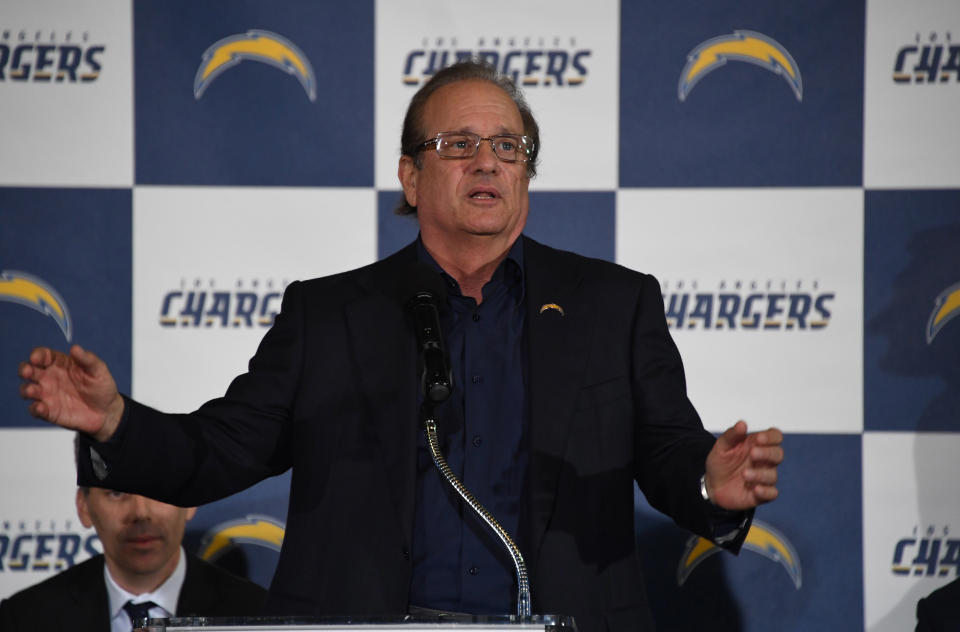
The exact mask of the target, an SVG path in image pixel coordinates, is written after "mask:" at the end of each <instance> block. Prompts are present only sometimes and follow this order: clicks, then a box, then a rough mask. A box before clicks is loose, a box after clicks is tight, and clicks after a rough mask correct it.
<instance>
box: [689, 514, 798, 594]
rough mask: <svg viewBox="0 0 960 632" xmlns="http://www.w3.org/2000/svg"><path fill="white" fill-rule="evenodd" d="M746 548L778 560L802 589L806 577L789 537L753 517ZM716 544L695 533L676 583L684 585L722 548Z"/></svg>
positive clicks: (744, 544) (745, 543)
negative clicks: (705, 561) (697, 569)
mask: <svg viewBox="0 0 960 632" xmlns="http://www.w3.org/2000/svg"><path fill="white" fill-rule="evenodd" d="M743 548H745V549H747V550H748V551H753V552H755V553H759V554H760V555H762V556H764V557H766V558H768V559H770V560H773V561H774V562H777V563H779V564H780V565H781V566H783V568H785V569H786V571H787V574H788V575H790V579H792V580H793V585H794V586H796V587H797V590H800V586H801V585H802V583H803V576H802V573H801V570H800V556H798V555H797V552H796V550H795V549H794V548H793V545H792V544H790V541H789V540H787V538H786V537H785V536H784V535H783V534H782V533H780V532H779V531H777V530H776V529H774V528H773V527H771V526H770V525H768V524H766V523H764V522H761V521H759V520H754V521H753V524H752V525H750V531H748V532H747V539H746V540H745V541H744V543H743ZM721 550H722V549H720V548H719V547H718V546H717V545H715V544H714V543H713V542H710V541H709V540H706V539H704V538H701V537H699V536H693V537H692V538H690V539H689V540H688V541H687V548H686V550H685V551H684V553H683V557H682V558H681V559H680V565H679V566H678V567H677V585H678V586H682V585H683V584H684V582H686V581H687V578H688V577H690V574H691V573H692V572H693V569H695V568H696V567H697V566H699V565H700V563H701V562H702V561H703V560H705V559H707V558H708V557H710V556H711V555H713V554H714V553H717V552H719V551H721Z"/></svg>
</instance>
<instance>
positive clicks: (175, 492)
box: [77, 282, 305, 506]
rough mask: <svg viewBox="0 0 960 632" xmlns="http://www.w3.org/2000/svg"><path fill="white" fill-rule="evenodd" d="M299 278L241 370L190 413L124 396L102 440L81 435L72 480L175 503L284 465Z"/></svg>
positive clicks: (215, 493)
mask: <svg viewBox="0 0 960 632" xmlns="http://www.w3.org/2000/svg"><path fill="white" fill-rule="evenodd" d="M301 285H302V284H300V283H299V282H294V283H292V284H290V285H289V286H288V287H287V289H286V291H285V292H284V298H283V303H282V306H281V311H280V313H279V314H277V317H276V318H275V320H274V324H273V326H272V327H271V328H270V330H269V331H268V332H267V334H266V335H265V336H264V338H263V340H262V341H261V343H260V346H259V348H258V349H257V352H256V354H255V355H254V357H253V358H252V359H251V360H250V363H249V368H248V371H247V372H246V373H244V374H242V375H240V376H238V377H237V378H235V379H234V380H233V382H232V383H231V384H230V386H229V388H228V389H227V392H226V394H225V395H224V396H223V397H221V398H218V399H214V400H211V401H209V402H207V403H206V404H204V405H203V406H201V407H200V408H199V409H198V410H197V411H195V412H193V413H189V414H166V413H162V412H160V411H157V410H155V409H153V408H150V407H148V406H145V405H143V404H140V403H138V402H136V401H134V400H132V399H129V398H125V407H124V418H123V419H122V421H121V424H120V427H119V428H118V430H117V432H116V433H115V435H114V437H112V438H111V439H110V440H109V441H107V442H102V443H100V442H96V441H94V440H92V439H91V438H89V437H86V436H81V441H80V450H79V453H78V468H77V469H78V472H77V478H78V484H79V485H87V486H106V487H109V488H111V489H115V490H118V491H134V492H136V493H140V494H144V495H147V496H150V497H153V498H156V499H158V500H162V501H165V502H169V503H172V504H177V505H181V506H194V505H199V504H203V503H207V502H210V501H213V500H216V499H219V498H223V497H225V496H228V495H230V494H233V493H235V492H237V491H240V490H242V489H245V488H247V487H249V486H251V485H253V484H255V483H257V482H258V481H260V480H262V479H264V478H267V477H269V476H273V475H276V474H280V473H282V472H283V471H285V470H286V469H287V468H289V467H290V452H291V451H290V450H289V442H290V424H289V421H290V418H291V414H292V409H293V406H294V402H295V400H296V397H297V392H298V389H299V388H300V382H301V366H302V363H303V358H302V354H303V351H302V349H303V346H304V345H303V336H304V327H303V322H304V318H305V316H304V306H303V297H302V294H303V293H302V292H301Z"/></svg>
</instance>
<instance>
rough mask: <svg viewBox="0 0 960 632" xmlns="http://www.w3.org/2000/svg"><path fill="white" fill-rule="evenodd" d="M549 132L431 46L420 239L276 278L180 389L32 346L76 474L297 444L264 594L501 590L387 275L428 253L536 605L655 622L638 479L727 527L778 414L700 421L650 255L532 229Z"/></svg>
mask: <svg viewBox="0 0 960 632" xmlns="http://www.w3.org/2000/svg"><path fill="white" fill-rule="evenodd" d="M539 140H540V139H539V129H538V127H537V123H536V121H535V120H534V118H533V115H532V113H531V112H530V110H529V108H528V107H527V105H526V103H525V101H524V100H523V97H522V95H521V94H520V93H519V91H518V90H517V89H516V87H515V86H514V85H513V84H512V82H510V81H509V79H507V78H505V77H503V76H499V75H497V73H496V72H495V71H494V70H493V69H492V68H490V67H488V66H486V65H484V64H482V63H479V62H473V61H470V62H464V63H460V64H457V65H455V66H451V67H449V68H447V69H444V70H442V71H440V72H438V73H437V74H436V75H435V76H434V77H433V78H432V79H431V81H429V82H428V83H427V84H426V85H424V86H423V87H422V88H421V89H420V90H419V91H418V92H417V94H416V95H415V96H414V97H413V99H412V101H411V103H410V106H409V108H408V111H407V116H406V119H405V122H404V129H403V135H402V140H401V144H402V149H401V153H402V155H401V157H400V162H399V168H398V176H399V178H400V182H401V184H402V186H403V194H404V203H403V204H402V207H403V209H404V210H405V211H406V212H415V213H416V216H417V219H418V222H419V226H420V236H419V238H418V240H417V241H416V242H414V243H413V244H411V245H409V246H408V247H406V248H404V249H403V250H401V251H399V252H398V253H396V254H394V255H392V256H390V257H388V258H387V259H384V260H383V261H380V262H378V263H374V264H372V265H369V266H367V267H365V268H361V269H359V270H354V271H352V272H347V273H343V274H338V275H334V276H331V277H326V278H321V279H314V280H310V281H305V282H295V283H292V284H291V285H290V286H288V287H287V290H286V292H285V295H284V299H283V306H282V309H281V313H280V314H279V315H278V316H277V318H276V320H275V323H274V325H273V327H272V328H271V329H270V331H269V332H268V333H267V334H266V336H265V337H264V339H263V341H262V342H261V344H260V347H259V349H258V350H257V353H256V355H255V356H254V357H253V358H252V359H251V361H250V365H249V370H248V372H247V373H245V374H243V375H241V376H239V377H237V378H236V379H235V380H234V381H233V382H232V384H231V385H230V387H229V389H228V390H227V393H226V394H225V396H224V397H222V398H219V399H214V400H212V401H210V402H208V403H206V404H204V405H203V406H202V407H201V408H200V409H199V410H197V411H196V412H194V413H191V414H185V415H172V414H164V413H160V412H158V411H155V410H153V409H150V408H148V407H146V406H143V405H141V404H139V403H137V402H135V401H133V400H131V399H129V398H127V397H124V396H122V395H120V394H119V393H118V392H117V389H116V385H115V383H114V381H113V378H112V377H111V375H110V373H109V371H108V369H107V367H106V365H105V364H104V363H103V362H102V361H100V360H99V359H98V358H97V357H96V356H95V355H94V354H93V353H91V352H88V351H86V350H83V349H81V348H79V347H76V346H75V347H73V348H72V349H71V350H70V353H69V354H63V353H60V352H54V351H52V350H50V349H46V348H40V349H36V350H34V351H33V353H32V354H31V356H30V358H29V361H28V362H25V363H22V364H21V366H20V375H21V377H22V378H23V379H24V383H23V384H22V386H21V392H22V395H23V396H24V397H25V398H27V399H29V400H32V402H31V404H30V411H31V413H32V414H33V415H35V416H37V417H40V418H43V419H46V420H48V421H51V422H53V423H55V424H58V425H61V426H65V427H67V428H73V429H77V430H80V431H81V432H83V433H85V435H86V437H87V439H86V441H85V444H84V449H82V450H81V452H82V455H81V456H82V459H83V460H82V463H81V473H80V476H79V482H80V484H82V485H101V486H109V487H111V488H113V489H118V490H124V491H135V492H138V493H142V494H146V495H149V496H151V497H155V498H157V499H160V500H163V501H165V502H171V503H176V504H181V505H198V504H202V503H206V502H209V501H212V500H214V499H217V498H221V497H223V496H227V495H229V494H232V493H234V492H237V491H239V490H241V489H244V488H246V487H248V486H250V485H253V484H254V483H256V482H257V481H260V480H262V479H263V478H265V477H268V476H273V475H276V474H279V473H281V472H283V471H285V470H286V469H288V468H292V469H293V475H292V479H291V484H290V500H289V514H288V516H287V529H286V537H285V539H284V543H283V549H282V552H281V554H280V560H279V563H278V566H277V570H276V574H275V576H274V578H273V582H272V585H271V588H270V596H269V598H268V610H269V611H270V612H274V613H290V614H316V615H345V614H354V615H355V614H385V615H400V614H405V613H407V612H409V611H411V610H413V611H417V612H419V611H422V609H437V610H444V611H453V612H466V613H501V614H504V613H511V612H513V611H514V608H515V606H516V602H515V592H514V591H515V588H516V585H515V583H514V578H513V574H512V566H511V563H510V561H509V558H508V557H507V555H506V554H505V553H504V552H502V551H501V546H500V544H499V542H498V541H497V540H496V538H495V537H494V536H493V535H491V534H489V533H487V532H486V531H485V529H484V527H483V525H482V523H481V522H480V521H479V520H478V519H477V518H476V517H474V516H472V515H469V514H468V513H467V512H466V511H464V506H463V504H462V503H460V502H458V500H457V498H456V497H455V496H454V495H453V494H452V493H451V492H449V491H448V490H447V489H446V488H444V487H443V485H442V483H441V481H440V476H439V474H438V473H437V472H436V471H435V470H434V469H433V468H432V464H431V463H430V457H429V455H428V452H427V448H426V444H425V441H424V439H423V437H422V432H420V423H419V420H418V410H419V404H420V402H421V400H422V398H423V393H422V389H420V388H419V386H418V372H417V365H418V349H417V344H416V337H415V336H414V335H413V332H412V330H411V327H410V324H409V321H410V319H409V315H408V314H407V313H406V307H405V303H406V300H405V299H406V298H407V297H406V296H402V295H401V296H398V291H397V289H396V288H397V287H398V286H404V285H407V284H408V279H407V278H406V277H407V276H408V274H409V272H408V270H409V269H410V266H411V265H413V264H415V263H416V262H420V263H421V264H423V265H426V266H429V268H430V269H432V270H433V272H432V275H428V276H431V277H432V282H435V283H436V285H437V286H440V287H441V288H442V289H441V293H442V292H443V290H445V293H446V297H445V298H443V297H441V298H439V300H438V302H439V306H440V312H441V315H440V323H441V329H442V331H443V334H444V336H445V338H446V347H447V349H448V350H449V362H450V366H451V367H452V372H453V376H454V377H453V383H454V388H453V393H452V395H451V396H450V397H449V399H448V400H447V401H446V402H444V403H443V404H441V405H440V406H438V407H437V408H436V417H437V420H438V425H439V427H440V434H441V437H442V445H443V450H444V452H445V453H446V454H447V457H448V460H449V461H450V464H451V467H452V469H453V470H454V472H456V473H457V474H458V475H459V476H460V478H461V479H462V480H463V481H464V482H465V484H466V486H467V488H469V489H470V490H471V491H472V492H473V493H474V494H475V495H476V496H477V498H478V499H479V500H480V502H481V503H483V504H484V505H485V506H486V507H487V508H488V509H490V511H491V513H492V514H493V515H494V516H495V517H496V518H497V519H498V520H499V521H500V522H501V523H502V524H503V525H504V526H505V527H506V528H507V530H508V531H509V532H510V533H512V534H513V535H514V536H515V538H516V539H517V541H518V544H519V548H520V550H521V551H522V553H523V555H524V558H525V559H526V561H527V564H528V566H529V569H530V572H529V577H530V584H531V589H532V597H533V611H534V612H535V613H553V614H564V615H573V616H574V617H575V618H576V621H577V624H578V626H579V628H580V630H583V631H586V632H591V631H593V630H606V629H609V630H648V629H652V627H653V624H652V620H651V615H650V609H649V605H648V603H647V598H646V594H645V590H644V586H643V579H642V574H641V570H640V563H639V560H638V558H637V553H636V545H635V535H634V533H635V532H634V511H633V485H634V481H636V482H637V483H639V485H640V489H641V490H642V491H643V492H644V494H645V495H646V497H647V499H648V500H649V501H650V503H651V504H652V505H653V506H654V507H656V508H657V509H659V510H660V511H663V512H664V513H666V514H667V515H669V516H671V517H672V518H673V519H674V520H676V521H677V522H678V523H679V524H681V525H683V526H684V527H686V528H688V529H690V530H692V531H693V532H695V533H698V534H700V535H702V536H705V537H707V538H710V539H713V540H714V541H715V542H717V543H718V544H720V545H722V546H724V547H725V548H728V549H731V550H734V551H736V550H738V549H739V547H740V544H741V543H742V542H743V538H744V537H745V536H746V532H747V529H748V527H749V521H750V519H751V517H752V512H751V510H752V509H753V508H754V507H756V506H757V505H759V504H761V503H764V502H767V501H770V500H773V499H774V498H775V497H776V495H777V490H776V478H777V471H776V470H777V465H778V464H779V463H780V462H781V460H782V459H783V451H782V447H781V441H782V435H781V433H780V431H779V430H776V429H770V430H766V431H763V432H759V433H752V434H748V433H747V428H746V424H745V423H743V422H738V423H737V424H736V425H734V426H733V427H732V428H730V429H729V430H727V431H726V432H725V433H723V435H721V436H720V438H719V439H715V438H714V437H713V436H712V435H711V434H710V433H708V432H706V431H705V430H704V429H703V426H702V424H701V422H700V419H699V417H698V415H697V413H696V411H695V410H694V408H693V406H692V405H691V404H690V402H689V401H688V399H687V396H686V386H685V382H684V375H683V367H682V363H681V361H680V357H679V354H678V353H677V349H676V347H675V346H674V344H673V341H672V340H671V338H670V335H669V333H668V330H667V326H666V322H665V319H664V314H663V302H662V298H661V294H660V289H659V286H658V284H657V282H656V280H655V279H654V278H653V277H650V276H647V275H644V274H640V273H637V272H633V271H630V270H627V269H625V268H623V267H620V266H617V265H614V264H611V263H608V262H604V261H599V260H594V259H587V258H584V257H581V256H578V255H575V254H572V253H568V252H561V251H557V250H554V249H551V248H549V247H547V246H544V245H541V244H539V243H537V242H535V241H533V240H531V239H529V238H527V237H525V236H523V235H522V231H523V228H524V224H525V222H526V219H527V211H528V203H529V200H528V193H527V188H528V185H529V182H530V178H531V177H533V176H534V175H535V172H536V163H537V155H538V151H539V146H540V143H539ZM399 294H402V293H399Z"/></svg>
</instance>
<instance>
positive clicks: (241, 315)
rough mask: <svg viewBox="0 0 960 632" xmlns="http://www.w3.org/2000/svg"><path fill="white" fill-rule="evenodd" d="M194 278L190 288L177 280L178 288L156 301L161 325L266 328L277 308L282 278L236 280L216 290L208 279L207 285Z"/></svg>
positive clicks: (281, 294)
mask: <svg viewBox="0 0 960 632" xmlns="http://www.w3.org/2000/svg"><path fill="white" fill-rule="evenodd" d="M202 285H203V282H202V281H200V280H199V279H198V280H195V281H194V282H193V285H192V287H189V284H188V283H187V281H186V280H181V282H180V288H179V289H172V290H169V291H168V292H166V293H165V294H164V295H163V299H162V300H161V301H160V325H161V326H162V327H187V328H194V327H214V326H216V327H219V328H225V327H244V328H248V329H249V328H254V327H270V326H271V325H272V324H273V319H274V317H275V316H276V315H277V312H278V311H279V310H280V302H281V300H282V299H283V288H285V287H286V286H287V282H286V281H282V282H274V280H272V279H268V280H266V281H263V282H261V281H260V280H259V279H254V280H252V281H248V282H246V283H245V282H244V281H242V280H239V279H238V280H237V282H236V288H235V290H233V291H231V290H228V289H218V288H216V287H215V283H214V282H213V281H212V280H211V281H210V283H209V287H207V288H204V287H202Z"/></svg>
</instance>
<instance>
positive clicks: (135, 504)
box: [129, 494, 150, 521]
mask: <svg viewBox="0 0 960 632" xmlns="http://www.w3.org/2000/svg"><path fill="white" fill-rule="evenodd" d="M129 509H130V513H129V517H130V519H131V520H136V521H141V520H149V519H150V501H149V500H148V499H147V498H146V497H144V496H137V495H135V494H134V495H133V496H131V497H130V506H129Z"/></svg>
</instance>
